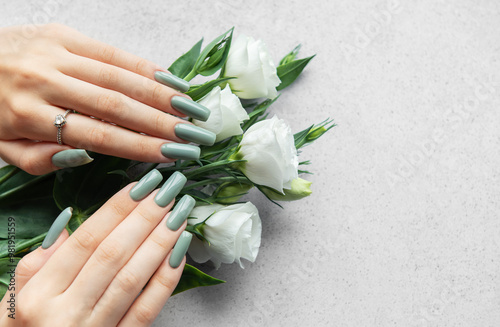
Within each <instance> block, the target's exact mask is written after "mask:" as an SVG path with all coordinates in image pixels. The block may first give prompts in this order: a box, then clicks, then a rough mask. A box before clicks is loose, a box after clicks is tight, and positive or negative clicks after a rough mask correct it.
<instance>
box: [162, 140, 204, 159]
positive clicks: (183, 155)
mask: <svg viewBox="0 0 500 327" xmlns="http://www.w3.org/2000/svg"><path fill="white" fill-rule="evenodd" d="M161 153H162V154H163V155H164V156H165V157H167V158H172V159H185V160H197V159H199V158H200V148H199V147H197V146H194V145H189V144H180V143H165V144H163V145H162V146H161Z"/></svg>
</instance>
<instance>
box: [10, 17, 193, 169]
mask: <svg viewBox="0 0 500 327" xmlns="http://www.w3.org/2000/svg"><path fill="white" fill-rule="evenodd" d="M33 28H34V31H32V30H30V33H27V32H26V29H25V28H23V27H22V26H14V27H7V28H2V29H0V157H1V158H2V159H3V160H5V161H6V162H7V163H10V164H13V165H16V166H18V167H20V168H21V169H23V170H25V171H27V172H28V173H30V174H34V175H40V174H44V173H48V172H50V171H53V170H56V169H58V168H57V167H56V166H54V165H53V164H52V162H51V158H52V156H53V155H54V154H55V153H57V152H59V151H63V150H68V149H74V148H79V149H86V150H90V151H95V152H99V153H103V154H108V155H113V156H117V157H122V158H128V159H132V160H139V161H143V162H157V163H164V162H171V161H172V160H171V159H169V158H166V157H164V156H163V155H162V154H161V152H160V147H161V145H162V144H164V143H167V142H170V141H172V142H179V143H186V142H184V141H183V140H181V139H179V138H178V137H176V135H175V133H174V127H175V125H176V124H177V123H186V121H185V120H182V119H181V118H179V117H184V116H185V115H183V114H181V113H179V112H178V111H176V110H175V109H174V108H172V106H171V104H170V100H171V98H172V97H173V96H184V97H186V98H189V97H188V96H186V95H184V94H182V93H180V92H178V91H176V90H174V89H172V88H170V87H167V86H165V85H163V84H160V83H158V82H156V81H155V80H154V73H155V72H156V71H159V70H161V71H164V69H163V68H162V67H160V66H158V65H156V64H154V63H152V62H150V61H148V60H145V59H142V58H140V57H137V56H135V55H132V54H130V53H127V52H125V51H123V50H120V49H117V48H115V47H112V46H110V45H107V44H105V43H102V42H99V41H97V40H94V39H91V38H89V37H87V36H85V35H83V34H81V33H79V32H77V31H75V30H73V29H71V28H69V27H66V26H63V25H59V24H49V25H43V26H36V27H33ZM67 109H72V110H76V111H78V112H79V113H80V114H70V115H68V118H67V121H68V123H67V124H66V125H65V126H64V127H63V142H64V145H59V144H57V142H56V128H55V127H54V125H53V122H54V118H55V117H56V115H58V114H64V113H65V112H66V110H67ZM92 117H97V118H98V119H95V118H92ZM110 123H111V124H110Z"/></svg>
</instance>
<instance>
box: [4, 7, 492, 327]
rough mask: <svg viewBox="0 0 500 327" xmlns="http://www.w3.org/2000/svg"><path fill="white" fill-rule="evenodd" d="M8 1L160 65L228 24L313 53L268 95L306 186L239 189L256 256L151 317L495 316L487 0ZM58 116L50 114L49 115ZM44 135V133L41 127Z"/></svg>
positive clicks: (435, 321)
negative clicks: (249, 214) (255, 218)
mask: <svg viewBox="0 0 500 327" xmlns="http://www.w3.org/2000/svg"><path fill="white" fill-rule="evenodd" d="M53 3H54V1H53V0H51V1H41V0H40V1H34V0H32V1H22V2H20V1H11V2H5V3H4V4H2V11H1V12H0V24H1V25H2V26H6V25H12V24H27V23H32V22H33V21H35V22H43V8H44V6H47V9H48V12H49V14H50V16H51V17H50V19H51V20H52V21H57V22H60V23H64V24H67V25H69V26H72V27H74V28H76V29H78V30H80V31H81V32H83V33H85V34H87V35H89V36H91V37H93V38H97V39H99V40H101V41H104V42H107V43H110V44H113V45H115V46H117V47H120V48H123V49H125V50H127V51H130V52H133V53H135V54H137V55H139V56H142V57H145V58H148V59H150V60H152V61H155V62H157V63H159V64H161V65H164V66H165V67H168V65H169V64H170V63H171V62H172V60H173V59H175V58H177V57H178V56H180V55H181V54H182V53H183V52H184V51H186V50H188V49H189V48H190V46H192V45H193V44H194V43H195V42H196V41H198V40H199V39H200V38H201V37H202V36H203V37H205V40H210V39H212V38H214V37H216V36H217V35H219V34H221V33H222V32H223V31H225V30H227V29H228V28H230V27H231V26H235V27H236V34H239V33H244V34H247V35H251V36H253V37H255V38H262V39H264V41H265V42H266V43H267V45H268V47H269V48H270V50H271V51H272V52H273V53H274V58H275V59H276V60H279V58H281V57H282V56H283V55H285V54H286V53H287V52H288V51H290V50H291V49H293V48H294V47H295V46H296V45H297V44H298V43H302V50H301V56H309V55H312V54H315V53H316V54H317V56H316V58H315V59H314V60H313V61H312V63H311V64H310V66H309V67H307V69H306V71H305V72H304V74H303V76H301V78H300V79H299V80H298V81H297V82H296V83H295V84H294V85H293V86H292V87H290V88H289V89H288V90H286V92H284V93H283V95H282V97H281V98H280V99H279V101H278V102H277V103H276V104H275V105H274V106H273V109H272V111H273V114H276V115H278V116H279V117H280V118H284V119H286V120H288V121H289V122H290V124H291V126H292V128H293V129H294V130H295V131H297V130H299V129H302V128H305V127H307V126H308V125H310V124H312V123H315V122H320V121H322V120H323V119H325V118H327V117H331V118H334V119H335V121H336V123H337V124H338V126H337V127H335V128H334V129H333V130H332V132H331V133H330V134H329V135H327V136H325V137H324V138H323V139H321V140H319V141H318V142H316V144H314V145H313V146H310V147H307V148H305V149H304V151H303V152H302V153H301V158H302V159H303V160H306V159H310V160H312V165H311V166H310V169H311V170H312V171H314V172H315V174H314V175H312V176H310V177H307V178H308V179H310V180H311V181H312V182H313V192H314V193H313V195H312V196H311V197H310V198H308V199H305V200H303V201H301V202H296V203H287V204H285V205H284V207H285V210H282V209H280V208H278V207H277V206H274V205H272V204H270V203H269V202H267V200H265V199H264V198H263V197H262V196H260V195H258V194H252V196H251V198H252V200H253V201H254V203H255V204H256V205H257V207H259V208H260V214H261V216H262V219H263V240H262V247H261V250H260V254H259V257H258V258H257V261H256V262H255V263H254V264H247V265H246V268H245V269H244V270H242V269H240V268H239V267H238V266H237V265H232V266H227V265H226V266H223V267H222V268H221V269H219V270H217V271H216V270H213V269H211V268H210V267H209V266H207V267H205V269H206V271H208V272H209V273H212V274H213V275H215V276H216V277H219V278H222V279H225V280H227V283H226V284H225V285H222V286H217V287H212V288H204V289H196V290H192V291H189V292H186V293H184V294H180V295H177V296H175V297H174V298H172V299H171V300H170V301H169V302H168V303H167V305H166V306H165V308H164V309H163V311H162V313H161V315H160V316H159V317H158V319H157V321H156V322H155V324H154V326H186V325H187V326H355V327H358V326H384V327H385V326H478V327H479V326H481V327H485V326H499V325H500V248H499V245H500V241H499V240H500V237H499V236H500V221H499V209H500V202H499V197H500V183H499V182H500V170H499V167H500V154H499V149H500V129H499V128H498V125H499V121H500V111H499V110H498V107H499V105H500V97H499V94H500V61H499V59H500V57H499V55H500V53H499V50H500V34H499V32H498V31H499V27H500V2H498V1H494V0H489V1H488V0H481V1H472V0H460V1H459V0H457V1H444V0H423V1H408V0H406V1H403V0H400V1H397V0H391V1H389V2H387V1H385V0H376V1H361V0H351V1H316V0H311V1H263V0H259V1H243V0H217V1H158V0H156V1H148V2H146V1H132V0H130V1H118V0H115V1H88V0H87V1H81V0H78V1H71V2H68V3H67V4H66V3H65V4H61V5H55V6H54V5H51V4H53ZM54 133H55V130H54ZM54 135H55V134H54Z"/></svg>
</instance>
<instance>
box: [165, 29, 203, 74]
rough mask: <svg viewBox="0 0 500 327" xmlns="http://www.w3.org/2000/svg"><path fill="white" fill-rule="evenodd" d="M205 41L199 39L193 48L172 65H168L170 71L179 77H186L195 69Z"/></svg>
mask: <svg viewBox="0 0 500 327" xmlns="http://www.w3.org/2000/svg"><path fill="white" fill-rule="evenodd" d="M202 43H203V39H201V40H200V41H198V43H196V44H195V45H194V46H193V47H192V48H191V50H189V51H188V52H186V53H185V54H183V55H182V56H180V57H179V58H178V59H177V60H176V61H174V63H173V64H172V65H170V67H168V71H169V72H171V73H172V74H174V75H175V76H177V77H180V78H184V77H186V76H187V75H188V74H189V72H191V70H192V69H193V67H194V65H195V63H196V60H197V59H198V56H199V55H200V51H201V44H202Z"/></svg>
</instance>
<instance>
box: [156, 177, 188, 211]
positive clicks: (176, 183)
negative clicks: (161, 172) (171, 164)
mask: <svg viewBox="0 0 500 327" xmlns="http://www.w3.org/2000/svg"><path fill="white" fill-rule="evenodd" d="M186 182H187V178H186V176H184V175H183V174H182V173H180V172H178V171H176V172H175V173H173V174H172V176H170V177H169V178H168V179H167V181H166V182H165V184H163V186H162V187H161V189H160V190H159V191H158V193H157V194H156V196H155V202H156V204H157V205H159V206H160V207H166V206H167V204H169V203H170V202H172V200H173V199H174V198H175V197H176V196H177V194H179V192H180V191H181V190H182V188H183V187H184V184H186Z"/></svg>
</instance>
